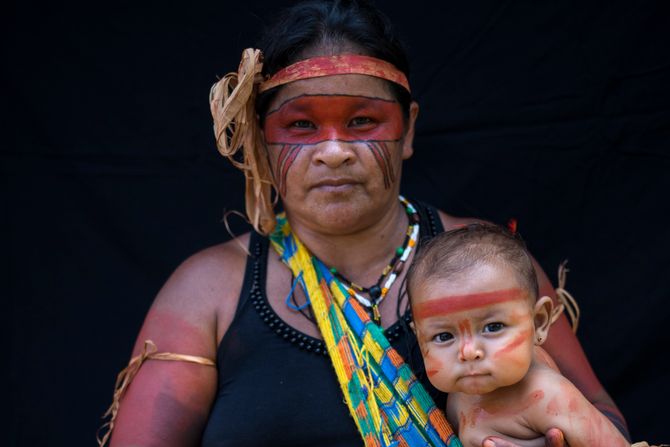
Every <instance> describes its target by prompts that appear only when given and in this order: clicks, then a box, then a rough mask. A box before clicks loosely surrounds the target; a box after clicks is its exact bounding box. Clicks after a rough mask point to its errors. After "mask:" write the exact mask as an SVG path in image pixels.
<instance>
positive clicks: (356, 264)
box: [111, 1, 625, 446]
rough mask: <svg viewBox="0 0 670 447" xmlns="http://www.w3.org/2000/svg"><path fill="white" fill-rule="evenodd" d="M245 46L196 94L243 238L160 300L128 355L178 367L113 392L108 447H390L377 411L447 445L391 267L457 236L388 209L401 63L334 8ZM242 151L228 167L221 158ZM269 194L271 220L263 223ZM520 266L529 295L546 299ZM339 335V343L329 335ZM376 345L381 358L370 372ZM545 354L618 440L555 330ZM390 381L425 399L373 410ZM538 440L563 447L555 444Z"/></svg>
mask: <svg viewBox="0 0 670 447" xmlns="http://www.w3.org/2000/svg"><path fill="white" fill-rule="evenodd" d="M261 48H262V49H263V56H264V59H263V61H262V63H261V60H260V59H261V56H260V53H258V52H254V51H247V52H245V58H244V60H243V62H242V64H241V67H240V73H239V76H238V79H235V78H234V77H233V78H226V79H224V80H222V81H221V82H220V83H218V84H217V85H215V87H214V88H213V93H212V111H213V114H214V118H215V130H216V133H217V142H218V145H219V149H220V150H221V152H222V153H224V155H226V156H229V157H230V158H231V160H233V162H234V163H235V164H237V165H238V167H240V168H241V169H242V170H243V171H244V172H245V176H246V179H247V214H248V216H249V219H250V221H251V222H252V223H253V224H254V227H255V228H256V230H257V232H256V233H253V234H246V235H243V236H240V237H238V238H236V239H234V240H232V241H229V242H227V243H225V244H221V245H217V246H214V247H211V248H209V249H206V250H204V251H202V252H200V253H197V254H196V255H194V256H192V257H191V258H189V259H188V260H186V261H185V262H184V263H183V264H182V265H181V266H180V267H179V268H178V269H177V270H176V271H175V272H174V274H173V275H172V276H171V277H170V279H169V280H168V281H167V283H166V284H165V286H164V287H163V288H162V290H161V291H160V293H159V294H158V296H157V298H156V300H155V302H154V304H153V306H152V308H151V310H150V311H149V313H148V315H147V317H146V320H145V323H144V326H143V327H142V330H141V331H140V334H139V336H138V339H137V344H136V346H135V349H134V355H137V354H139V353H140V352H141V351H142V350H143V349H144V347H145V340H152V341H153V342H154V343H155V345H156V346H157V349H158V351H160V352H168V353H174V354H177V355H176V356H172V357H170V356H169V355H166V356H164V357H163V360H170V359H172V360H176V361H154V360H151V361H147V362H145V363H144V365H143V366H142V367H141V369H140V370H139V372H138V373H137V375H136V376H135V377H134V380H133V382H132V385H130V386H129V387H128V388H127V389H126V390H125V394H124V396H123V400H122V405H121V406H120V411H119V412H118V415H117V417H116V419H115V421H114V425H115V429H114V436H113V437H112V440H111V444H112V445H113V446H120V445H175V446H183V445H196V444H198V443H200V442H201V443H202V445H206V446H214V445H217V446H224V445H245V446H252V445H266V444H273V445H301V444H305V445H322V446H323V445H326V446H339V445H342V446H345V445H360V444H361V438H363V439H364V440H365V443H366V445H385V444H386V445H392V440H397V439H399V438H398V436H401V435H402V434H401V435H399V434H398V433H399V432H400V431H402V430H401V428H398V427H395V428H391V429H389V428H388V426H391V425H393V423H390V422H389V423H387V424H382V425H383V426H380V425H379V421H381V420H384V421H386V422H388V418H389V416H388V414H390V413H383V412H385V411H391V412H393V411H401V412H403V413H402V414H403V415H406V414H408V413H411V415H412V418H414V414H415V413H417V414H419V416H416V418H414V419H412V420H411V421H409V422H408V424H409V425H408V426H411V427H419V429H417V430H418V431H420V432H421V433H422V434H421V436H425V437H426V439H429V442H432V443H433V445H440V442H443V443H445V444H448V443H451V444H449V445H457V444H456V442H457V441H455V440H454V438H453V437H450V432H449V428H448V426H447V425H446V424H444V422H443V420H442V419H441V416H440V415H439V414H438V413H439V412H437V413H436V412H435V411H434V407H435V405H436V406H437V407H438V408H440V409H444V398H445V396H444V395H441V394H440V393H438V392H437V391H436V390H434V389H433V388H432V387H430V385H429V383H428V382H427V380H425V374H424V371H423V365H422V363H421V360H420V355H419V353H418V351H417V350H416V348H415V340H414V338H413V335H412V334H411V333H410V332H409V331H407V330H406V327H405V325H404V322H406V321H408V320H409V318H410V316H409V312H408V309H407V300H406V297H405V294H404V286H403V279H404V274H405V269H404V268H403V267H404V265H405V264H408V263H409V262H411V259H412V255H413V247H414V246H415V244H417V243H418V242H420V241H421V240H425V239H427V238H429V237H430V236H432V235H434V234H436V233H437V232H440V231H443V230H445V229H451V228H454V227H457V226H459V225H463V224H465V223H468V222H471V221H473V220H472V219H463V218H456V217H453V216H449V215H447V214H445V213H443V212H439V211H437V210H434V209H433V208H431V207H429V206H425V205H421V204H420V203H418V202H409V203H408V202H404V199H401V200H399V188H400V177H401V171H402V162H403V160H405V159H407V158H409V157H410V156H411V155H412V151H413V146H412V144H413V137H414V124H415V121H416V119H417V115H418V110H419V109H418V105H417V104H416V103H415V102H412V101H411V96H410V93H409V85H408V84H407V82H406V80H407V75H408V72H409V69H408V63H407V60H406V57H405V55H404V53H403V51H402V47H401V45H400V44H399V42H398V41H397V39H396V38H395V37H394V36H393V35H392V33H391V31H390V26H389V24H388V23H387V21H386V19H385V18H384V17H383V16H382V15H381V14H380V13H379V12H378V11H377V10H375V9H374V8H373V7H371V6H370V5H368V4H367V3H366V2H363V1H343V2H315V3H306V4H301V5H298V6H296V7H293V8H291V9H290V10H288V11H287V12H286V14H285V15H284V16H283V17H282V18H281V19H280V20H279V21H278V22H277V24H276V25H275V27H274V28H272V29H271V30H269V31H268V32H267V37H266V39H265V41H264V43H263V44H262V45H261ZM334 56H335V57H334ZM261 66H262V72H260V70H261ZM286 67H289V69H286ZM259 72H260V73H259ZM229 82H231V84H230V85H228V84H227V83H229ZM233 87H235V88H234V89H233ZM231 92H232V93H231ZM256 95H258V96H257V97H256ZM226 99H228V101H227V102H226ZM254 107H255V108H254ZM231 121H232V123H233V124H232V125H230V124H231ZM245 123H246V124H245ZM241 145H242V146H244V149H243V152H244V160H243V161H240V157H239V156H235V152H236V150H237V149H238V148H239V147H240V146H241ZM233 157H234V158H233ZM271 187H272V188H274V189H275V190H276V191H277V193H278V194H279V197H280V199H281V203H282V205H283V208H284V210H285V211H286V215H285V216H286V217H285V218H283V217H280V218H278V219H275V216H274V213H275V211H274V210H273V209H272V201H271V198H270V188H271ZM258 233H260V234H258ZM261 234H264V235H269V234H271V235H272V237H271V239H272V242H270V241H268V238H266V237H263V236H261ZM301 254H302V255H305V256H307V258H300V255H301ZM310 256H313V258H310ZM305 259H308V260H307V261H305ZM536 267H537V269H538V272H539V273H538V276H539V281H540V287H541V289H542V290H541V293H545V294H550V295H552V296H553V295H554V293H553V287H552V285H551V284H550V282H549V281H548V279H547V277H546V275H545V274H544V273H543V272H542V270H541V269H540V268H539V266H537V265H536ZM328 285H329V286H330V288H328V287H327V286H328ZM359 285H365V286H367V287H361V286H359ZM343 300H344V301H343ZM333 303H340V304H341V305H340V306H339V307H342V309H344V308H345V307H347V306H348V307H347V309H353V313H354V314H356V315H355V318H357V319H358V320H355V321H356V322H357V323H347V322H343V321H344V320H337V318H341V317H342V316H341V315H340V314H338V313H337V312H339V311H335V310H333V309H334V307H338V306H337V305H334V304H333ZM342 303H344V304H342ZM310 306H311V307H310ZM339 307H338V308H339ZM331 311H332V313H331ZM343 313H346V309H345V310H344V311H343ZM335 314H336V315H335ZM333 315H335V316H333ZM346 318H349V316H348V315H347V316H346ZM347 321H349V320H347ZM341 323H342V324H344V325H347V324H350V325H351V327H349V326H346V328H345V329H344V330H341V328H340V326H339V325H340V324H341ZM357 324H359V325H360V327H358V326H356V325H357ZM354 326H356V327H354ZM379 327H381V328H383V329H384V331H383V334H382V332H381V331H379ZM359 329H360V330H361V331H362V332H361V334H364V333H365V331H367V332H369V333H370V334H372V336H373V337H374V338H375V339H374V341H373V342H371V343H376V344H373V345H371V346H372V348H370V346H368V345H367V344H361V345H360V346H355V345H352V344H351V343H354V342H352V341H351V340H354V339H355V338H356V337H352V336H351V332H352V331H357V330H359ZM331 331H332V333H331ZM347 337H349V338H347ZM324 338H325V342H324ZM361 338H363V337H362V335H361ZM343 340H344V341H343ZM386 340H388V341H390V342H391V345H392V346H393V348H394V350H393V349H390V348H389V347H388V341H386ZM342 343H345V344H344V345H343V344H342ZM366 343H367V342H366ZM354 344H355V343H354ZM342 346H345V348H343V349H340V348H341V347H342ZM379 346H382V347H383V349H382V351H383V352H381V351H380V352H381V354H379V355H380V356H382V357H380V358H379V359H377V358H371V356H374V355H377V354H375V353H374V352H372V351H374V350H375V349H376V348H377V347H379ZM546 347H547V350H548V351H549V352H550V353H551V354H552V355H553V356H554V358H555V360H556V362H557V363H558V364H559V366H560V367H561V370H562V371H563V372H564V374H565V375H566V376H567V377H568V378H570V379H571V380H572V381H573V382H574V383H575V384H576V385H577V387H578V388H580V390H581V391H582V392H583V393H584V394H585V395H586V396H587V397H588V398H589V399H590V400H591V401H592V402H593V403H594V404H595V405H596V406H597V407H598V408H600V409H601V410H602V411H603V412H604V413H605V414H607V415H608V417H610V418H611V419H612V420H613V421H614V422H615V423H616V424H618V426H619V427H621V429H622V430H625V423H624V422H623V418H622V417H621V415H620V413H619V412H618V410H617V408H616V406H615V405H614V403H613V402H612V400H611V399H610V398H609V396H608V395H607V393H606V392H605V390H604V389H603V388H602V386H601V385H600V383H599V382H598V380H597V378H596V377H595V375H594V373H593V371H592V370H591V368H590V366H589V364H588V361H587V360H586V358H585V355H584V353H583V351H582V349H581V347H580V345H579V342H578V341H577V339H576V338H575V336H574V335H573V334H572V332H571V330H570V327H569V324H568V322H567V320H566V318H565V317H563V316H562V317H561V318H560V320H559V321H558V322H557V323H556V325H555V326H554V328H553V329H552V336H551V337H550V339H549V340H548V341H547V343H546ZM336 351H337V352H336ZM394 352H397V353H399V354H400V356H402V358H403V359H404V360H405V362H406V363H404V362H402V359H401V360H397V359H398V357H397V356H395V354H394ZM184 355H189V356H194V357H184ZM329 356H332V358H329ZM384 356H386V357H384ZM394 356H395V357H394ZM166 357H167V358H166ZM391 357H392V359H394V360H393V362H392V363H393V368H391V369H392V371H391V372H390V373H388V372H387V371H386V370H385V368H386V366H388V365H387V364H386V363H384V361H386V360H388V358H391ZM153 358H157V359H160V358H161V357H156V356H154V357H153ZM207 359H212V360H214V359H216V367H213V366H212V364H209V363H208V361H207ZM377 360H378V361H377ZM382 364H384V365H386V366H384V367H382V366H379V365H382ZM374 365H377V366H374ZM406 365H408V366H409V367H411V369H412V370H413V371H414V373H415V374H416V376H417V377H418V378H419V380H421V381H422V382H423V384H424V385H423V386H424V388H425V389H426V390H427V391H428V393H429V394H430V395H431V396H432V397H433V399H435V402H436V403H435V404H433V403H432V402H431V401H430V400H429V399H428V400H426V401H425V402H422V403H421V408H420V409H418V410H416V409H415V408H414V407H412V406H413V405H416V402H415V401H416V400H417V399H418V400H421V399H420V398H421V396H423V394H422V393H424V391H422V390H423V389H424V388H422V387H420V386H415V382H413V380H414V379H413V377H410V376H407V377H408V378H407V381H408V383H409V384H410V385H409V387H410V388H411V389H412V392H416V393H418V394H416V395H412V396H413V398H412V399H413V400H412V399H409V400H408V402H409V403H403V402H396V401H394V403H393V405H391V406H390V407H389V408H391V410H387V409H386V408H385V406H384V405H383V404H380V400H379V399H377V400H376V399H375V396H377V397H378V394H376V393H378V392H379V391H378V386H381V385H379V383H380V379H378V376H379V375H380V374H382V375H383V374H387V373H388V374H396V373H398V372H400V373H399V374H400V375H401V376H403V377H405V374H406V371H408V370H409V368H407V366H406ZM333 366H335V369H334V368H333ZM375 368H377V369H375ZM382 370H384V371H382ZM385 377H387V376H385ZM387 378H388V377H387ZM354 382H355V383H354ZM394 383H395V382H394ZM352 384H354V385H356V386H353V385H352ZM402 386H403V385H398V384H396V385H395V391H394V392H397V391H398V389H399V388H401V387H402ZM391 388H393V386H391ZM401 394H402V393H401ZM373 395H374V396H373ZM417 396H418V397H417ZM357 399H358V400H357ZM397 400H402V399H397ZM343 401H344V402H346V405H345V404H344V403H343ZM410 401H411V402H410ZM403 405H405V407H403ZM401 407H402V408H403V409H402V410H398V408H401ZM406 407H407V408H406ZM410 407H411V408H410ZM408 408H410V410H408ZM414 410H416V411H414ZM380 412H382V413H383V414H382V416H380ZM403 417H405V416H403ZM415 419H416V420H415ZM436 433H437V434H436ZM417 436H418V435H417ZM435 436H437V437H438V438H440V439H438V440H437V441H436V440H435V439H434V438H435ZM493 441H495V445H499V446H513V445H517V444H513V443H509V442H505V441H502V440H493ZM546 442H547V445H555V446H561V445H564V443H563V441H562V439H561V433H560V432H559V431H551V432H550V433H549V434H547V439H546ZM409 445H413V444H411V443H409ZM519 445H545V439H544V438H542V439H537V440H534V441H530V442H529V441H526V442H525V443H523V444H521V443H520V444H519Z"/></svg>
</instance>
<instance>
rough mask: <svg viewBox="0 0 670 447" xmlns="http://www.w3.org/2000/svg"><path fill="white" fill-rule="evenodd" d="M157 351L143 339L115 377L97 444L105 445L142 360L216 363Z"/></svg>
mask: <svg viewBox="0 0 670 447" xmlns="http://www.w3.org/2000/svg"><path fill="white" fill-rule="evenodd" d="M157 351H158V348H156V344H155V343H154V342H153V341H151V340H145V342H144V347H143V348H142V352H140V353H139V354H138V355H136V356H135V357H133V358H132V359H130V362H129V363H128V366H126V367H125V368H124V369H123V370H122V371H121V372H120V373H119V375H118V376H117V377H116V384H115V385H114V398H113V399H112V405H110V406H109V408H108V409H107V411H106V412H105V414H104V415H103V416H102V417H103V419H104V418H107V417H109V416H111V417H110V419H109V421H107V422H105V423H104V424H103V425H102V426H101V427H100V428H99V429H98V435H97V438H98V445H99V446H100V447H102V446H103V445H105V443H106V442H107V440H108V439H109V437H110V436H111V435H112V430H113V429H114V422H115V421H116V415H117V414H118V412H119V406H120V402H121V398H122V397H123V395H124V394H125V392H126V389H128V386H130V383H131V382H132V381H133V379H134V378H135V376H136V375H137V373H138V372H139V370H140V367H141V366H142V364H144V362H146V361H147V360H176V361H180V362H190V363H197V364H198V365H205V366H216V363H214V361H212V360H210V359H208V358H205V357H198V356H196V355H185V354H174V353H172V352H157ZM105 429H107V431H106V432H105V433H104V434H103V435H102V437H101V436H100V435H101V433H100V432H101V431H104V430H105Z"/></svg>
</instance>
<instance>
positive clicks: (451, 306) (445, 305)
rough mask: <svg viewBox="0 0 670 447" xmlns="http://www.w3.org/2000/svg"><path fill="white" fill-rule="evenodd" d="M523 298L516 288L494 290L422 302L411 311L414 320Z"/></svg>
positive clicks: (520, 291) (523, 294) (523, 295)
mask: <svg viewBox="0 0 670 447" xmlns="http://www.w3.org/2000/svg"><path fill="white" fill-rule="evenodd" d="M525 298H526V296H525V293H524V292H523V290H521V289H518V288H513V289H507V290H495V291H493V292H484V293H473V294H469V295H452V296H445V297H443V298H437V299H434V300H430V301H424V302H421V303H418V304H416V305H414V306H413V309H412V311H413V313H414V317H415V318H430V317H435V316H439V315H449V314H452V313H455V312H462V311H464V310H472V309H477V308H480V307H486V306H490V305H493V304H500V303H505V302H508V301H514V300H518V299H525Z"/></svg>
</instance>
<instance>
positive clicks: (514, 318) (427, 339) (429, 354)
mask: <svg viewBox="0 0 670 447" xmlns="http://www.w3.org/2000/svg"><path fill="white" fill-rule="evenodd" d="M415 289H416V290H413V291H412V312H413V315H414V327H415V330H416V335H417V339H418V341H419V346H420V347H421V353H422V354H423V358H424V363H425V365H426V373H427V375H428V378H429V380H430V382H431V383H432V384H433V385H434V386H435V387H436V388H437V389H439V390H441V391H444V392H461V393H468V394H485V393H489V392H491V391H493V390H495V389H497V388H500V387H504V386H508V385H512V384H514V383H517V382H518V381H520V380H521V379H522V378H523V377H524V376H525V375H526V373H527V372H528V368H529V367H530V363H531V361H532V356H533V345H534V336H535V332H534V330H535V328H534V323H533V317H534V311H533V306H531V303H530V301H529V299H530V297H529V295H528V291H527V290H526V289H524V288H522V287H521V286H520V285H519V282H518V281H517V279H516V276H515V275H514V272H513V271H512V270H511V269H509V268H507V267H500V266H495V265H489V264H481V265H477V266H475V267H473V268H471V269H469V270H468V271H466V272H464V274H462V275H459V276H457V277H456V278H451V279H449V280H446V281H445V280H436V281H427V282H425V283H424V284H418V285H417V286H416V287H415Z"/></svg>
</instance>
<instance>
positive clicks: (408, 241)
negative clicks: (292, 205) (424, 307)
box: [330, 196, 420, 325]
mask: <svg viewBox="0 0 670 447" xmlns="http://www.w3.org/2000/svg"><path fill="white" fill-rule="evenodd" d="M398 199H399V200H400V203H402V204H403V206H404V207H405V212H406V213H407V217H408V218H409V226H408V227H407V233H406V235H405V240H404V242H403V245H402V246H401V247H398V248H396V250H395V253H394V255H393V259H391V261H390V262H389V263H388V265H387V266H386V267H385V268H384V270H383V271H382V274H381V276H380V277H379V279H378V280H377V282H376V283H375V284H373V285H372V286H370V287H363V286H360V285H358V284H356V283H355V282H353V281H350V280H348V279H347V278H345V277H344V276H343V275H342V274H341V273H340V272H338V271H337V269H336V268H335V267H331V268H330V272H331V273H332V274H333V275H334V276H335V277H336V278H337V279H338V280H339V281H340V282H341V283H342V284H343V285H344V286H345V287H346V288H347V293H349V295H351V296H353V297H354V298H356V300H357V301H358V302H359V303H361V304H362V305H363V306H364V307H365V308H366V310H367V311H368V313H369V314H370V316H371V317H372V320H373V321H374V322H375V323H376V324H378V325H380V324H381V314H380V312H379V305H380V304H381V302H382V300H383V299H384V297H385V296H386V294H387V293H388V291H389V290H390V289H391V286H392V285H393V282H394V281H395V280H396V279H397V278H398V276H399V275H400V273H401V272H402V271H403V268H404V267H405V262H406V261H407V258H409V255H410V253H411V252H412V248H413V247H414V246H416V242H417V239H418V237H419V221H420V218H419V213H417V211H416V208H414V206H413V205H412V204H411V203H410V202H409V201H408V200H407V199H405V198H404V197H403V196H398ZM361 293H365V294H367V295H368V296H369V297H370V299H368V298H365V297H364V296H362V295H361Z"/></svg>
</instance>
